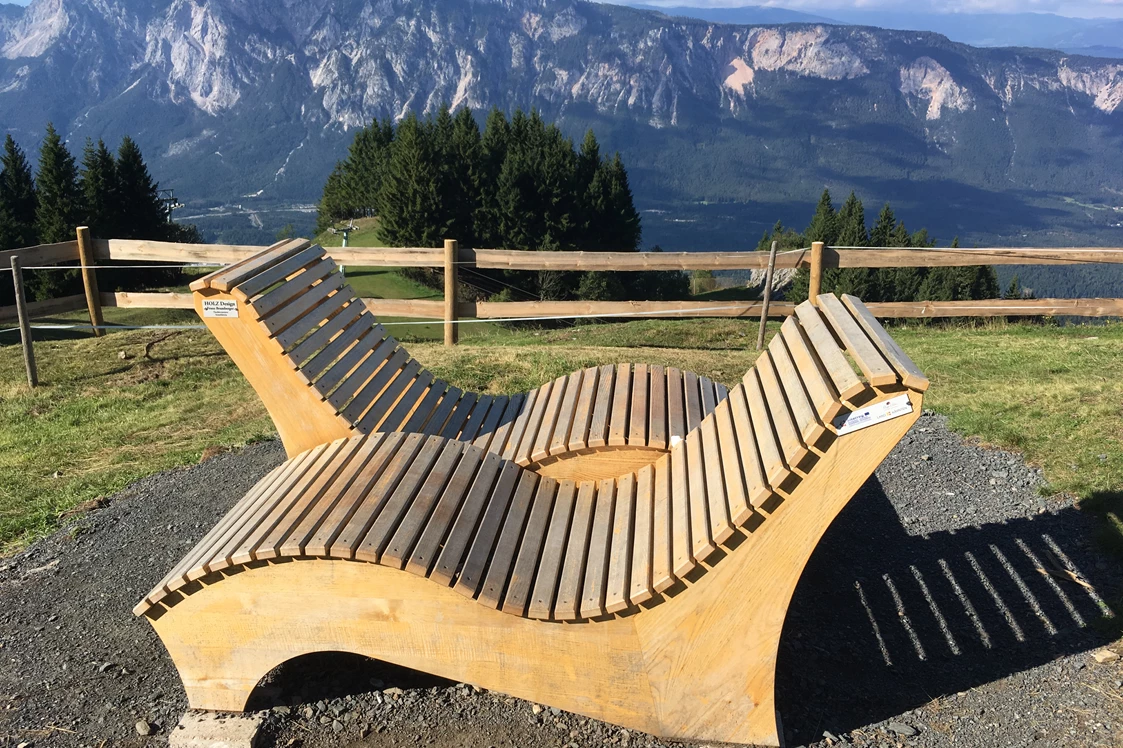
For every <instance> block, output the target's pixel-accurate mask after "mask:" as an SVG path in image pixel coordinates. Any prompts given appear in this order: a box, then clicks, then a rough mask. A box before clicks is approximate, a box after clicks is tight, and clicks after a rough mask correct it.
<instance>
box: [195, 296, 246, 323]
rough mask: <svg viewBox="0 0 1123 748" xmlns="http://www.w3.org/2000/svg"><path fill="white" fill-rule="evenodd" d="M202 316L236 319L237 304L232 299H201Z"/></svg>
mask: <svg viewBox="0 0 1123 748" xmlns="http://www.w3.org/2000/svg"><path fill="white" fill-rule="evenodd" d="M203 316H204V317H218V318H220V319H237V317H238V302H236V301H234V300H232V299H203Z"/></svg>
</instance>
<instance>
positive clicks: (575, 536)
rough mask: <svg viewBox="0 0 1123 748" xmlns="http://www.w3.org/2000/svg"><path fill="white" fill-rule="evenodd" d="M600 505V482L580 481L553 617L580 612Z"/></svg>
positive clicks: (559, 618) (564, 618)
mask: <svg viewBox="0 0 1123 748" xmlns="http://www.w3.org/2000/svg"><path fill="white" fill-rule="evenodd" d="M596 505H597V484H596V483H595V482H594V481H581V483H580V484H579V486H578V489H577V500H576V504H575V505H574V509H573V522H572V523H571V525H570V528H569V541H568V542H567V543H566V547H565V559H564V560H563V562H562V571H561V579H560V581H559V582H558V597H557V601H556V602H555V604H554V620H556V621H574V620H577V618H579V617H580V615H581V596H582V583H583V582H584V580H585V566H586V564H585V561H586V559H587V558H588V554H589V535H590V533H591V532H592V530H593V513H594V511H595V510H596Z"/></svg>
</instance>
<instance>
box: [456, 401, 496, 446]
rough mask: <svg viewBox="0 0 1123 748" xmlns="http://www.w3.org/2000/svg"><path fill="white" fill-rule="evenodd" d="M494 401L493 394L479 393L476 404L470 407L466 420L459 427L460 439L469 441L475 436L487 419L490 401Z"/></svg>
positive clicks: (490, 406)
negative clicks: (470, 410) (461, 426)
mask: <svg viewBox="0 0 1123 748" xmlns="http://www.w3.org/2000/svg"><path fill="white" fill-rule="evenodd" d="M494 402H495V397H494V396H493V395H480V397H479V399H478V400H476V406H475V407H474V408H472V412H471V413H470V414H469V415H468V418H467V420H465V421H464V426H463V428H461V429H460V440H461V441H465V442H470V441H472V440H473V439H475V438H476V434H477V433H479V430H480V426H482V425H483V422H484V421H485V420H487V416H488V413H489V412H491V408H492V403H494Z"/></svg>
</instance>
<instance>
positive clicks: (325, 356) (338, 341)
mask: <svg viewBox="0 0 1123 748" xmlns="http://www.w3.org/2000/svg"><path fill="white" fill-rule="evenodd" d="M370 319H371V320H373V319H374V318H373V317H371V318H370ZM384 332H385V331H384V330H382V329H378V330H375V328H374V327H372V326H371V325H367V324H363V318H361V317H360V318H359V319H357V320H356V321H355V324H353V325H351V326H350V327H348V328H347V329H346V330H344V331H343V332H341V333H340V334H339V335H336V336H335V338H334V339H333V340H332V341H331V342H329V343H328V344H327V345H325V346H324V347H323V348H322V349H321V350H320V352H319V353H317V354H316V355H315V356H313V357H312V358H311V359H309V360H308V361H306V362H305V363H304V365H303V366H301V367H300V376H301V377H302V378H303V379H304V380H305V381H307V382H312V381H314V380H315V379H316V377H318V376H319V375H320V374H322V373H323V372H324V371H326V370H327V369H328V367H330V366H331V365H332V364H333V363H335V361H336V360H338V359H339V357H340V356H342V355H343V353H344V351H347V350H348V348H350V346H351V345H353V344H354V343H355V342H356V341H358V340H359V338H365V340H364V343H363V346H362V348H359V349H358V350H356V351H355V352H354V353H353V354H352V359H353V360H357V359H355V357H356V356H358V355H361V351H362V350H363V348H365V349H366V350H370V349H371V348H374V347H375V346H376V345H378V343H379V342H381V340H382V338H383V337H385V334H384ZM313 337H315V336H313ZM298 348H299V346H298Z"/></svg>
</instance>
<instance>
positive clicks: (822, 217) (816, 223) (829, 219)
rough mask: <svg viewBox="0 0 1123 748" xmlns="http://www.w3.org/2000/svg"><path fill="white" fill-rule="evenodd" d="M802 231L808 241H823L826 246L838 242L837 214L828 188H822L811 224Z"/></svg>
mask: <svg viewBox="0 0 1123 748" xmlns="http://www.w3.org/2000/svg"><path fill="white" fill-rule="evenodd" d="M803 233H804V236H805V237H807V241H808V242H825V243H826V244H827V245H828V246H829V245H833V244H837V243H838V214H837V213H836V212H835V209H834V205H833V204H832V203H831V191H830V190H823V194H822V196H821V197H820V198H819V205H818V206H817V207H816V208H815V215H814V216H812V218H811V224H810V225H809V226H808V227H807V231H805V232H803Z"/></svg>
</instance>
